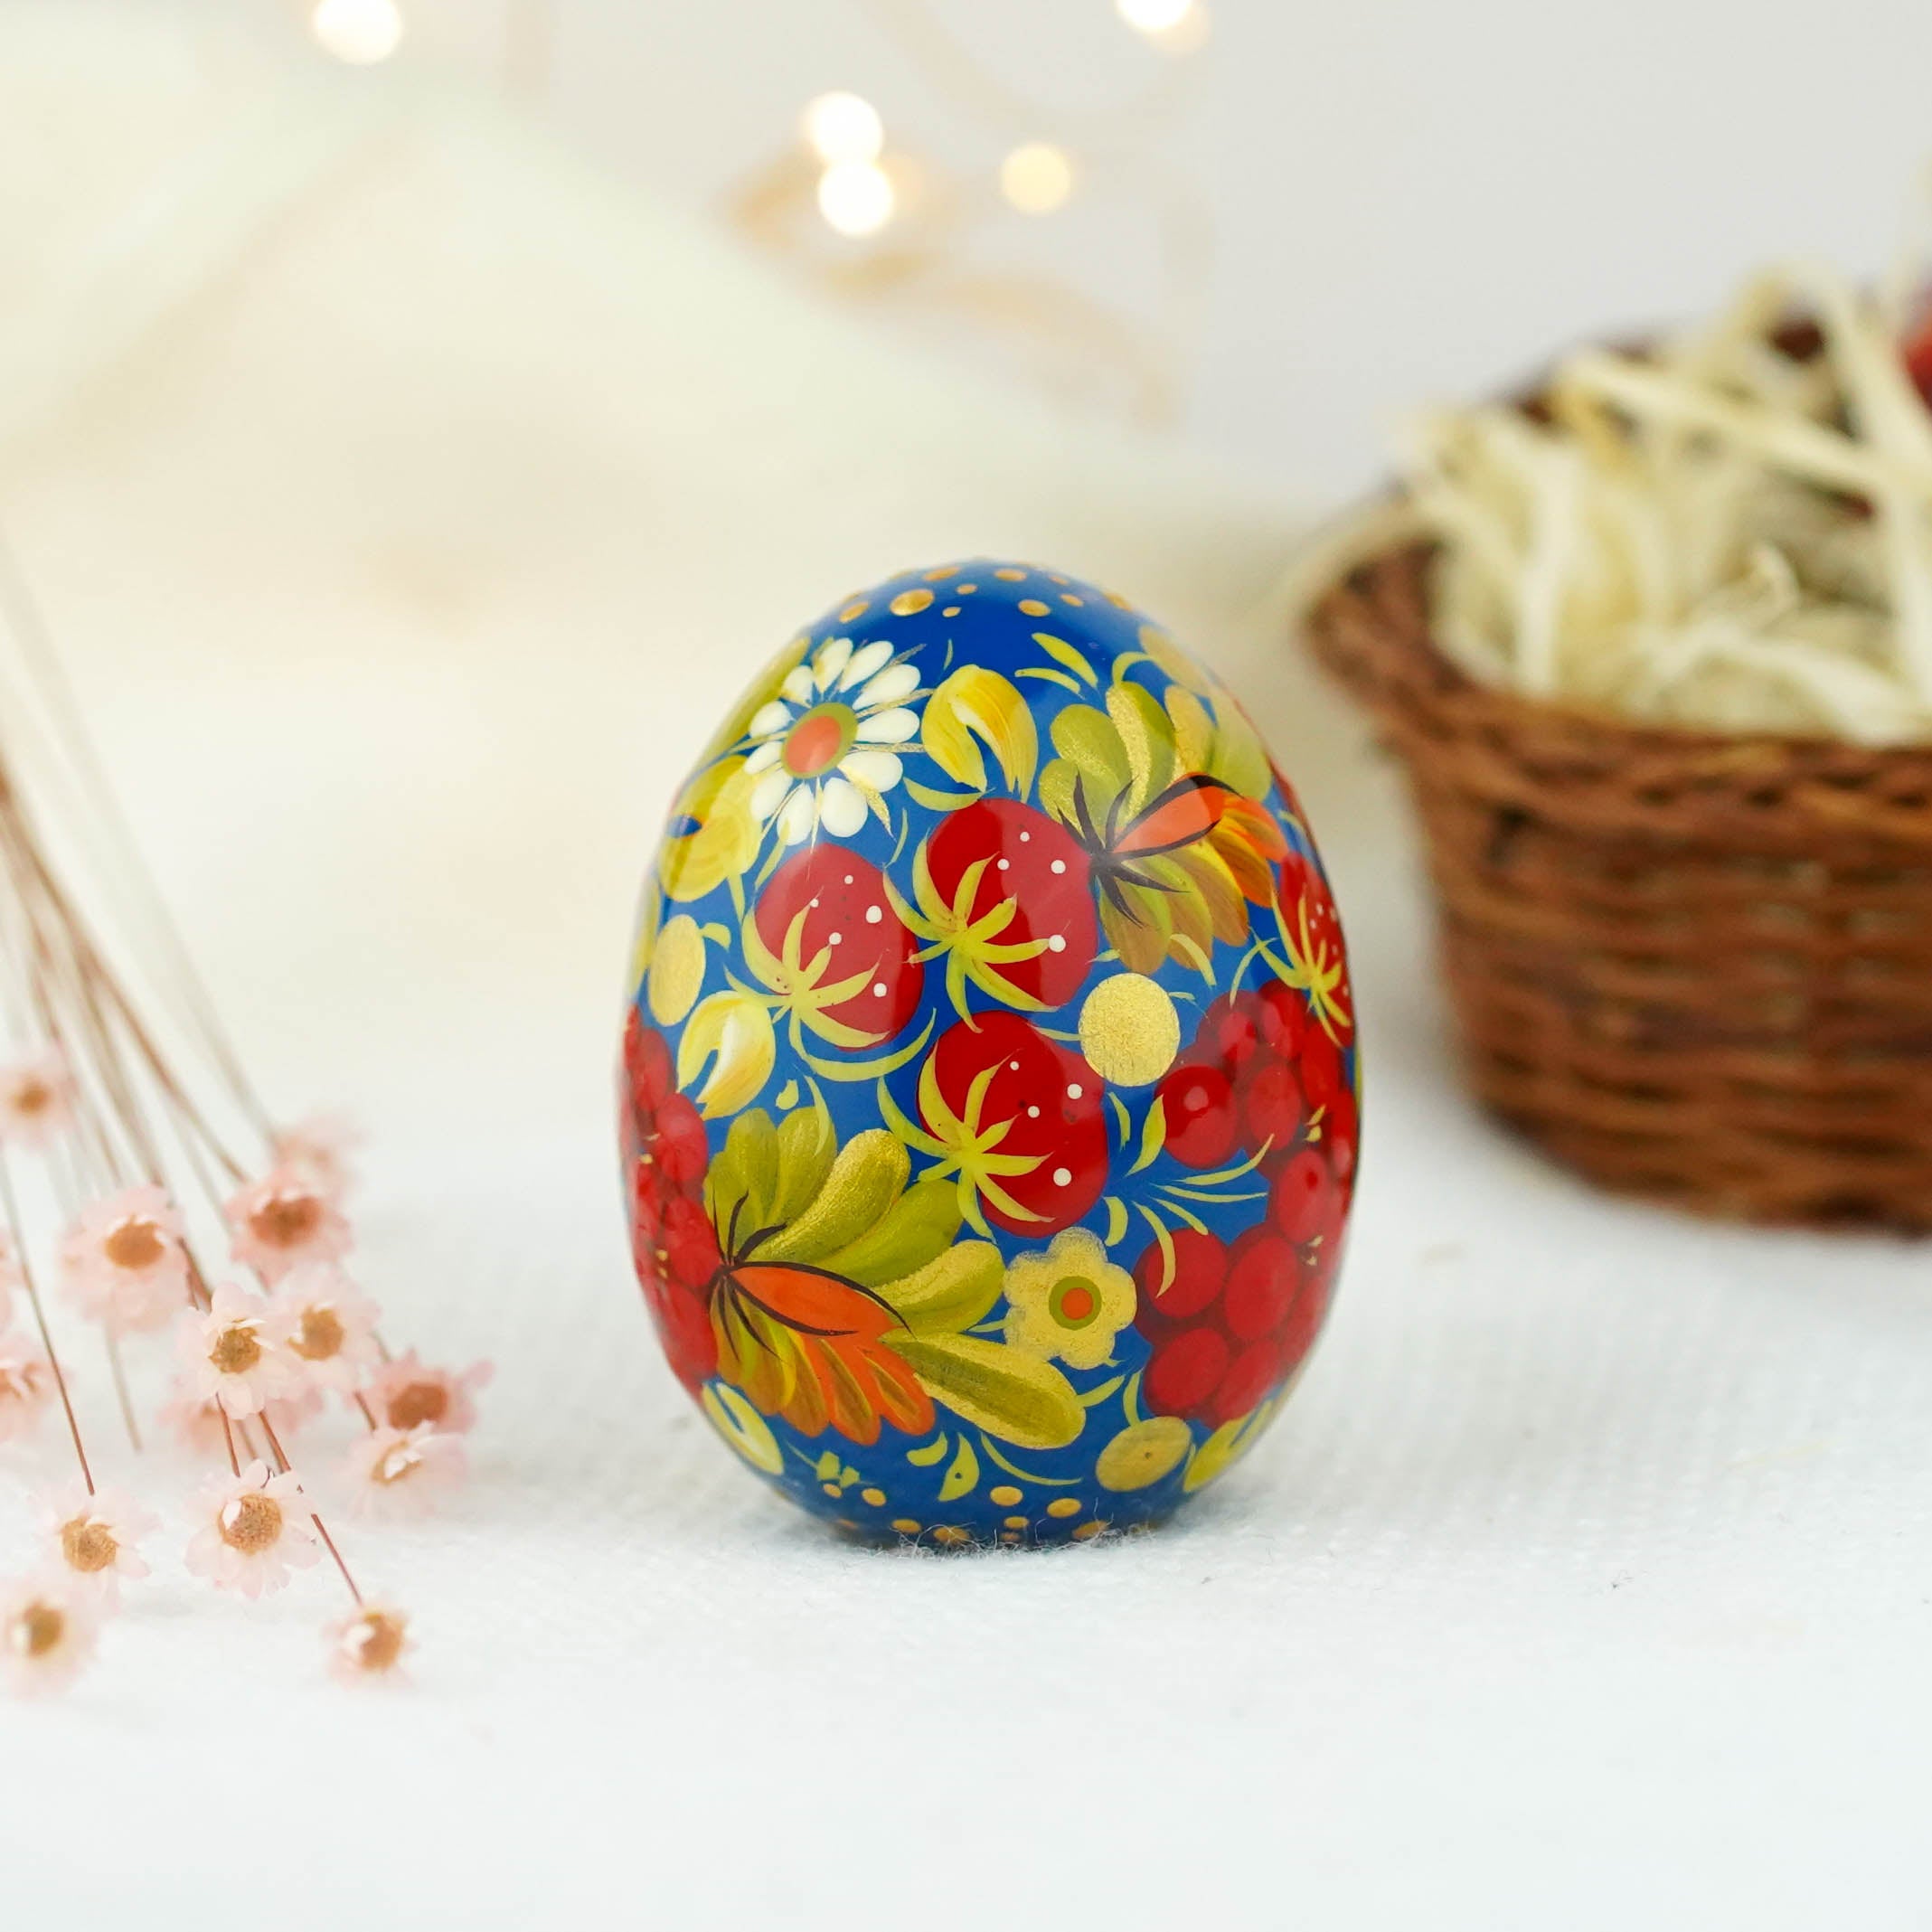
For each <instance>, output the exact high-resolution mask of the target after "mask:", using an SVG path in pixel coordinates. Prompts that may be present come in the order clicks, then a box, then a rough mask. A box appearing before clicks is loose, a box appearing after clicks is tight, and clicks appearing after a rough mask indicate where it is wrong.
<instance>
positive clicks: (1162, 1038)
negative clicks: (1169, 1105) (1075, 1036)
mask: <svg viewBox="0 0 1932 1932" xmlns="http://www.w3.org/2000/svg"><path fill="white" fill-rule="evenodd" d="M1080 1051H1081V1053H1082V1054H1083V1055H1085V1057H1086V1060H1087V1064H1088V1065H1089V1067H1091V1068H1092V1069H1093V1070H1094V1071H1095V1072H1096V1073H1098V1075H1099V1076H1100V1078H1101V1079H1103V1080H1106V1081H1107V1082H1108V1083H1109V1084H1110V1085H1112V1086H1115V1087H1145V1086H1147V1085H1149V1084H1150V1083H1151V1082H1153V1081H1154V1080H1157V1079H1160V1077H1161V1076H1162V1074H1164V1073H1165V1072H1166V1071H1167V1070H1168V1068H1170V1067H1171V1066H1173V1060H1174V1055H1175V1054H1176V1053H1178V1052H1179V1051H1181V1018H1180V1015H1179V1014H1178V1013H1175V1011H1174V1003H1173V999H1172V998H1171V997H1170V996H1169V994H1168V992H1167V989H1166V988H1165V987H1164V986H1163V985H1161V984H1160V983H1159V981H1157V980H1152V979H1149V978H1148V977H1147V975H1145V973H1116V974H1114V975H1111V976H1110V977H1108V978H1107V979H1103V980H1102V981H1101V982H1100V984H1099V985H1098V986H1096V987H1095V988H1094V989H1093V991H1092V992H1091V993H1089V994H1088V995H1087V998H1086V1001H1085V1003H1084V1004H1082V1005H1081V1007H1080Z"/></svg>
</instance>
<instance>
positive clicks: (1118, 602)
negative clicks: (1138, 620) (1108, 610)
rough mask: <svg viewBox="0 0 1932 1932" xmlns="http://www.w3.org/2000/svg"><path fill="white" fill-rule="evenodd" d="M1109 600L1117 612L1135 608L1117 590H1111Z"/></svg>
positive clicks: (1108, 595) (1108, 594) (1108, 593)
mask: <svg viewBox="0 0 1932 1932" xmlns="http://www.w3.org/2000/svg"><path fill="white" fill-rule="evenodd" d="M1107 602H1108V603H1109V604H1111V605H1112V606H1113V607H1114V608H1115V609H1116V610H1132V609H1133V608H1134V607H1133V605H1131V604H1130V603H1128V602H1127V600H1126V598H1124V597H1122V596H1121V594H1120V593H1119V591H1117V590H1109V591H1108V592H1107Z"/></svg>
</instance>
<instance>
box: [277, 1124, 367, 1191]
mask: <svg viewBox="0 0 1932 1932" xmlns="http://www.w3.org/2000/svg"><path fill="white" fill-rule="evenodd" d="M362 1143H363V1136H362V1135H361V1133H360V1132H359V1131H358V1130H357V1128H356V1126H355V1124H354V1123H353V1121H351V1120H347V1119H345V1118H344V1117H343V1116H342V1115H340V1114H311V1115H309V1117H307V1118H306V1120H298V1121H297V1122H296V1124H295V1125H294V1126H292V1127H286V1128H284V1129H283V1130H282V1132H280V1133H279V1134H277V1135H276V1136H274V1137H273V1138H272V1139H271V1140H270V1142H269V1145H270V1147H272V1148H273V1150H274V1153H275V1159H276V1164H277V1165H278V1166H281V1167H292V1168H295V1169H296V1170H297V1172H299V1173H305V1174H306V1175H307V1176H308V1178H309V1179H310V1180H311V1181H313V1182H314V1183H316V1186H317V1187H318V1188H320V1189H321V1191H322V1192H324V1193H325V1194H326V1195H327V1196H328V1197H329V1199H330V1200H331V1201H342V1200H344V1199H345V1198H346V1197H347V1195H348V1192H349V1190H350V1188H351V1187H353V1185H354V1183H355V1174H354V1173H353V1170H352V1169H351V1167H350V1165H349V1155H350V1154H351V1153H352V1152H353V1150H354V1149H355V1148H357V1147H359V1146H361V1145H362Z"/></svg>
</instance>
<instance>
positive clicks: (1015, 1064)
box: [1006, 1060, 1020, 1073]
mask: <svg viewBox="0 0 1932 1932" xmlns="http://www.w3.org/2000/svg"><path fill="white" fill-rule="evenodd" d="M1006 1066H1007V1070H1008V1071H1009V1072H1013V1073H1017V1072H1019V1070H1020V1062H1019V1061H1018V1060H1008V1061H1007V1062H1006Z"/></svg>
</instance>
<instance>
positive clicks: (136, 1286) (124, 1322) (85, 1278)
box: [61, 1187, 188, 1334]
mask: <svg viewBox="0 0 1932 1932" xmlns="http://www.w3.org/2000/svg"><path fill="white" fill-rule="evenodd" d="M185 1233H186V1230H185V1228H184V1225H183V1223H182V1219H181V1216H180V1214H179V1213H178V1212H177V1211H175V1209H174V1206H173V1205H172V1204H171V1203H170V1202H169V1201H168V1197H167V1194H166V1192H165V1191H164V1190H163V1189H161V1188H158V1187H130V1188H124V1189H123V1190H122V1191H121V1192H119V1193H118V1194H110V1195H109V1196H108V1198H107V1199H106V1200H105V1201H97V1202H93V1203H92V1204H91V1205H90V1206H89V1207H88V1208H87V1209H85V1210H84V1211H82V1213H81V1215H80V1220H77V1221H76V1222H75V1223H74V1225H73V1227H72V1228H71V1229H70V1230H68V1233H67V1237H66V1239H64V1240H63V1241H62V1242H61V1285H62V1286H64V1287H65V1288H66V1290H67V1292H68V1294H69V1295H70V1296H71V1297H72V1298H73V1300H74V1301H75V1303H76V1304H77V1305H79V1307H80V1311H81V1313H82V1314H83V1315H87V1316H88V1317H89V1318H90V1319H91V1320H93V1321H97V1322H99V1323H102V1324H104V1325H105V1326H106V1328H107V1330H108V1333H109V1334H127V1333H128V1332H129V1331H131V1330H135V1329H144V1328H160V1327H162V1326H164V1325H165V1324H166V1323H167V1321H168V1318H169V1317H170V1316H171V1315H175V1314H178V1313H179V1312H180V1310H181V1309H182V1308H183V1307H184V1306H185V1305H186V1304H187V1301H188V1253H187V1249H186V1248H185V1247H184V1236H185Z"/></svg>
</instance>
